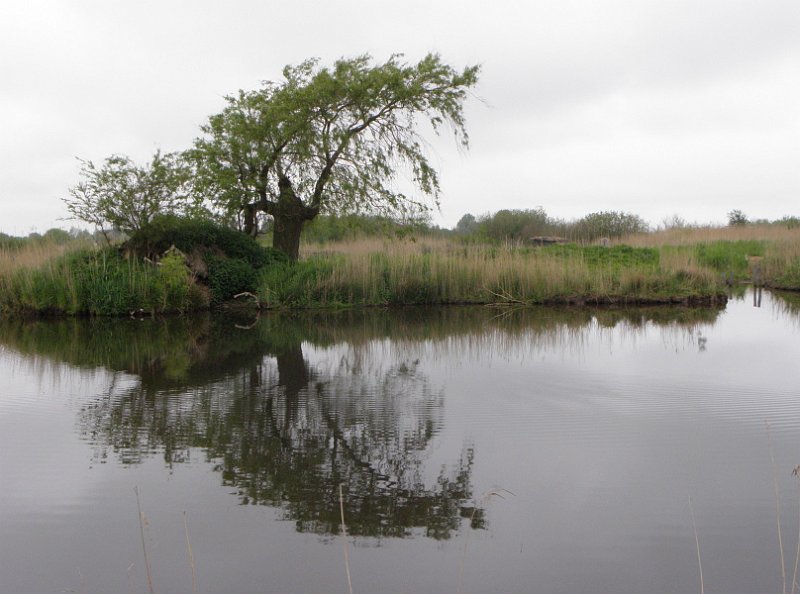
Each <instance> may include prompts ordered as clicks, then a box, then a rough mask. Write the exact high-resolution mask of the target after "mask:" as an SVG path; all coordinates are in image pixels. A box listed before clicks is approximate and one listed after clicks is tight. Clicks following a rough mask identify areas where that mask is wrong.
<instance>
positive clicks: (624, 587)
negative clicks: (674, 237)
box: [0, 293, 800, 594]
mask: <svg viewBox="0 0 800 594" xmlns="http://www.w3.org/2000/svg"><path fill="white" fill-rule="evenodd" d="M755 305H760V307H755ZM799 312H800V306H798V301H797V299H796V298H795V299H791V298H789V299H788V300H787V299H784V298H780V297H775V296H772V295H770V294H767V293H765V294H764V295H763V297H762V298H761V301H760V303H759V301H758V300H757V299H755V300H754V295H752V294H748V295H747V296H746V297H745V298H744V299H739V300H733V301H731V302H729V304H728V305H727V307H726V308H725V309H685V308H673V309H664V308H661V309H657V308H652V309H629V310H609V309H598V310H593V309H558V308H536V309H494V308H448V309H407V310H405V309H403V310H396V309H395V310H369V311H363V312H340V313H335V314H321V313H316V314H314V313H303V314H295V315H273V314H270V315H262V316H261V317H260V318H257V317H254V316H252V315H247V314H240V315H238V316H237V317H231V316H200V317H192V318H171V319H158V320H150V319H147V320H132V319H131V320H60V321H53V320H42V321H32V322H31V321H28V322H22V321H9V320H7V321H3V322H0V378H2V384H1V385H0V452H2V454H1V455H0V476H2V477H3V481H2V483H1V484H0V592H17V593H23V594H24V593H42V592H64V591H75V592H86V593H104V592H147V591H148V585H147V575H146V570H145V562H144V555H143V547H142V541H141V536H140V522H139V512H138V505H140V506H141V509H142V512H143V516H144V522H143V523H142V524H141V527H142V528H143V530H144V538H145V542H144V548H145V549H146V550H147V554H148V557H149V560H150V564H151V567H152V578H153V585H154V588H155V591H156V592H191V591H192V569H191V564H190V562H189V560H188V559H187V546H186V540H187V532H186V525H188V537H189V538H188V540H189V542H190V544H191V550H192V553H193V558H194V567H195V571H196V579H197V585H198V590H199V591H200V592H209V593H211V592H231V593H236V592H242V593H250V592H280V593H293V592H297V593H301V592H302V593H305V592H320V593H322V592H326V593H327V592H347V591H348V586H347V580H346V575H345V562H344V552H343V543H344V542H346V543H347V546H348V556H349V561H350V566H351V567H350V569H351V574H352V579H353V587H354V590H355V591H356V592H370V593H380V592H387V593H397V594H400V593H423V592H424V593H436V592H456V591H459V590H460V591H461V592H464V593H468V592H471V593H472V592H474V593H484V592H508V593H514V592H520V593H522V592H542V593H562V592H563V593H565V594H566V593H570V594H574V593H576V592H614V593H620V594H622V593H641V592H699V591H700V576H699V566H698V561H697V549H696V543H695V532H696V534H697V538H698V540H699V542H700V553H701V559H702V568H703V578H704V582H705V587H706V588H707V591H717V592H728V593H736V592H742V593H748V594H750V593H752V592H761V591H774V592H779V591H781V589H782V579H783V578H782V571H781V561H780V549H779V546H778V534H777V526H776V497H775V482H776V481H777V486H778V495H779V497H780V501H779V503H780V512H781V516H780V517H781V520H782V539H783V544H784V549H785V551H784V553H785V566H786V573H787V574H788V577H787V580H788V581H789V583H791V573H792V569H793V563H794V557H795V547H796V545H797V535H798V511H799V510H800V507H798V506H799V505H800V480H798V478H797V477H795V476H794V475H793V474H792V470H793V469H794V468H795V466H796V465H797V464H800V448H799V447H798V444H800V399H799V398H798V396H800V391H799V390H798V384H799V382H798V380H799V379H800V371H798V363H797V362H798V361H800V313H799ZM771 452H772V453H773V454H774V459H775V464H774V467H773V464H772V461H771ZM134 489H136V490H137V491H138V493H139V501H138V502H137V496H136V494H135V492H134ZM340 492H341V498H340ZM690 498H691V505H690ZM342 509H343V510H344V515H345V523H346V527H347V532H348V536H347V538H346V539H343V537H342V536H341V511H342ZM184 512H185V514H184ZM692 512H693V513H694V517H695V520H696V522H695V524H696V531H695V526H693V523H692ZM184 518H185V519H186V520H187V523H186V524H184Z"/></svg>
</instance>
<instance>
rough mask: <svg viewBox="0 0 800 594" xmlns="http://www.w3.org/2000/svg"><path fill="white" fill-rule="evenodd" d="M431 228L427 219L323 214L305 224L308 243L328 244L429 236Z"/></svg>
mask: <svg viewBox="0 0 800 594" xmlns="http://www.w3.org/2000/svg"><path fill="white" fill-rule="evenodd" d="M430 232H431V228H430V227H429V226H428V224H427V221H426V220H425V219H422V220H420V219H411V220H396V219H393V218H390V217H384V216H375V215H358V214H350V215H335V214H334V215H321V216H319V217H317V218H315V219H314V220H313V221H309V222H308V223H306V226H305V227H304V228H303V234H304V236H305V241H306V242H309V243H321V244H324V243H328V242H332V241H344V240H353V239H359V238H364V237H405V236H408V235H410V234H414V233H420V234H428V233H430Z"/></svg>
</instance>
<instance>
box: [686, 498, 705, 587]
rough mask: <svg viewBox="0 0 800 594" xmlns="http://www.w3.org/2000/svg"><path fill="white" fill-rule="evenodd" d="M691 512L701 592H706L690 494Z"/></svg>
mask: <svg viewBox="0 0 800 594" xmlns="http://www.w3.org/2000/svg"><path fill="white" fill-rule="evenodd" d="M689 512H690V513H691V514H692V528H693V529H694V544H695V545H696V546H697V566H698V567H699V568H700V594H705V583H704V582H703V563H702V562H701V561H700V538H699V537H698V536H697V522H695V519H694V505H693V504H692V496H691V495H689Z"/></svg>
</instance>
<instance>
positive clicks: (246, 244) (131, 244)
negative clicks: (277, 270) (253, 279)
mask: <svg viewBox="0 0 800 594" xmlns="http://www.w3.org/2000/svg"><path fill="white" fill-rule="evenodd" d="M173 245H174V246H175V247H176V248H178V249H179V250H181V251H182V252H184V253H186V254H189V253H193V252H200V253H201V254H204V255H206V254H209V253H212V254H214V253H215V254H217V255H218V254H220V253H221V254H224V255H225V256H227V257H229V258H236V259H239V260H244V261H245V262H247V263H248V264H250V266H252V267H253V268H261V267H262V266H266V265H268V264H272V263H276V262H285V261H286V260H287V258H286V255H285V254H283V253H282V252H281V251H280V250H276V249H274V248H266V247H263V246H261V245H259V244H258V242H256V240H255V239H253V238H252V237H249V236H247V235H245V234H244V233H242V232H241V231H236V230H234V229H229V228H228V227H224V226H222V225H219V224H218V223H215V222H213V221H210V220H208V219H186V218H180V217H176V216H173V215H161V216H158V217H155V218H154V219H153V220H152V221H151V222H150V223H149V224H148V225H146V226H145V227H143V228H142V229H140V230H139V231H137V232H135V233H134V234H133V235H132V236H131V238H130V239H129V240H128V241H127V243H126V248H127V249H128V250H129V251H132V252H133V253H135V254H137V255H139V256H147V257H150V258H152V257H154V256H160V255H161V254H163V253H164V252H165V251H167V250H168V249H169V248H170V247H171V246H173ZM205 259H206V263H208V257H205Z"/></svg>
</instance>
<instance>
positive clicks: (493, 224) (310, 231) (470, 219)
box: [0, 207, 800, 250]
mask: <svg viewBox="0 0 800 594" xmlns="http://www.w3.org/2000/svg"><path fill="white" fill-rule="evenodd" d="M727 217H728V225H729V226H732V227H739V226H745V225H775V226H785V227H787V228H789V229H794V228H797V227H800V217H797V216H788V215H787V216H784V217H782V218H780V219H776V220H772V221H770V220H768V219H749V218H748V217H747V215H745V214H744V213H743V212H742V211H740V210H733V211H731V212H729V213H728V215H727ZM708 226H709V225H702V224H699V223H689V222H687V221H685V220H684V219H683V218H681V217H680V216H678V215H673V216H671V217H668V218H666V219H664V220H663V221H662V222H661V224H660V225H658V226H657V227H656V228H653V227H651V226H650V225H649V224H648V223H647V222H646V221H645V220H644V219H642V217H640V216H639V215H636V214H631V213H626V212H622V211H613V210H610V211H600V212H594V213H590V214H587V215H586V216H584V217H581V218H579V219H575V220H571V221H567V220H564V219H559V218H557V217H552V216H550V215H548V214H547V212H545V210H544V209H543V208H541V207H537V208H533V209H502V210H498V211H497V212H494V213H485V214H481V215H477V216H476V215H473V214H470V213H467V214H465V215H464V216H462V217H461V219H460V220H459V221H458V223H457V224H456V226H455V227H454V228H453V229H448V228H442V227H438V226H436V225H433V224H432V223H431V221H430V218H429V217H421V218H410V219H403V220H399V219H396V218H391V217H385V216H377V215H321V216H319V217H317V218H316V219H314V220H313V221H310V222H308V223H307V224H306V226H305V228H304V231H303V239H304V241H306V242H310V243H328V242H335V241H346V240H353V239H359V238H365V237H396V238H403V237H409V236H411V237H413V236H415V235H421V236H426V237H449V238H458V239H461V240H464V241H467V242H476V243H509V242H510V243H521V244H524V243H528V242H531V239H532V238H535V237H560V238H564V239H566V240H568V241H572V242H579V243H581V242H596V241H598V240H599V239H601V238H604V237H607V238H609V239H614V238H620V237H624V236H627V235H631V234H635V233H647V232H649V231H655V230H669V229H692V228H704V227H708ZM262 231H263V232H264V233H265V235H266V238H267V240H269V239H271V234H272V222H271V221H269V222H268V223H267V224H266V226H265V227H264V229H262ZM109 233H111V234H112V235H114V236H115V239H116V240H119V241H122V240H123V239H125V236H124V235H123V234H121V233H119V232H115V231H108V230H106V235H107V234H109ZM76 239H79V240H83V241H85V242H92V243H97V244H101V243H106V238H105V236H104V235H103V234H102V233H101V232H100V231H95V232H93V233H92V232H90V231H87V230H85V229H77V228H72V229H70V230H69V231H64V230H63V229H56V228H53V229H49V230H48V231H45V232H44V233H35V232H34V233H31V234H29V235H28V236H26V237H15V236H11V235H7V234H5V233H0V249H5V250H14V249H19V248H21V247H24V246H27V245H31V244H36V243H50V244H58V245H63V244H66V243H68V242H70V241H72V240H76ZM265 241H266V240H265Z"/></svg>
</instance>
